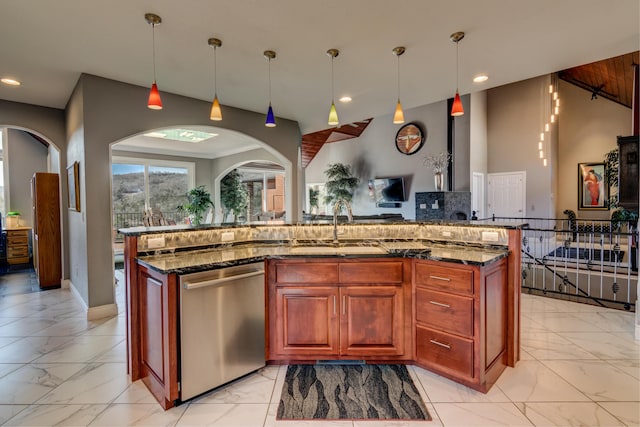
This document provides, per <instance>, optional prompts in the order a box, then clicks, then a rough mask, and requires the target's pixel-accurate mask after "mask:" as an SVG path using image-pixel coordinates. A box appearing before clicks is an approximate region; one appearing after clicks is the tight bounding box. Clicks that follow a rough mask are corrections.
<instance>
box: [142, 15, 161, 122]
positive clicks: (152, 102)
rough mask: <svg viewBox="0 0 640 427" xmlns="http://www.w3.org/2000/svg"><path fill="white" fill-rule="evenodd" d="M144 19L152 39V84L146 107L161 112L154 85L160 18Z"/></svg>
mask: <svg viewBox="0 0 640 427" xmlns="http://www.w3.org/2000/svg"><path fill="white" fill-rule="evenodd" d="M144 19H145V21H147V23H148V24H149V25H151V34H152V37H153V45H152V49H153V84H152V85H151V90H150V91H149V99H148V100H147V107H148V108H150V109H151V110H162V99H160V91H158V85H157V84H156V25H160V23H161V22H162V18H160V17H159V16H158V15H156V14H154V13H145V14H144Z"/></svg>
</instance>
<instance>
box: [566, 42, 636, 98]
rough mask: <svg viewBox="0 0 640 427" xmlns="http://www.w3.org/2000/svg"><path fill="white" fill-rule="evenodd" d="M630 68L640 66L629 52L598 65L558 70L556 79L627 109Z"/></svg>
mask: <svg viewBox="0 0 640 427" xmlns="http://www.w3.org/2000/svg"><path fill="white" fill-rule="evenodd" d="M634 64H640V52H638V51H636V52H631V53H628V54H626V55H619V56H616V57H613V58H607V59H604V60H602V61H598V62H592V63H590V64H585V65H580V66H578V67H574V68H569V69H567V70H562V71H560V72H559V73H558V76H559V77H560V78H561V79H563V80H566V81H568V82H569V83H573V84H574V85H576V86H579V87H581V88H583V89H585V90H587V91H589V92H591V99H593V100H595V99H597V97H598V96H601V97H603V98H606V99H608V100H610V101H613V102H617V103H618V104H620V105H624V106H625V107H628V108H631V103H632V102H633V74H634V67H633V65H634Z"/></svg>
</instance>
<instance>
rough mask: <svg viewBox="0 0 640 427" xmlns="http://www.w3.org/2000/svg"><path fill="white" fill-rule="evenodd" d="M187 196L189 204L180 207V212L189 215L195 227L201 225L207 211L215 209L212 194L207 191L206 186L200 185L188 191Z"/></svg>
mask: <svg viewBox="0 0 640 427" xmlns="http://www.w3.org/2000/svg"><path fill="white" fill-rule="evenodd" d="M186 196H187V200H188V202H187V203H185V204H184V205H180V206H178V210H179V211H181V212H186V213H187V214H189V219H190V220H191V223H192V224H193V225H200V224H201V223H202V218H203V217H204V213H205V212H206V211H207V209H209V207H212V208H213V202H212V201H211V193H209V192H208V191H207V189H206V188H205V186H204V185H199V186H197V187H195V188H192V189H191V190H189V191H187V194H186Z"/></svg>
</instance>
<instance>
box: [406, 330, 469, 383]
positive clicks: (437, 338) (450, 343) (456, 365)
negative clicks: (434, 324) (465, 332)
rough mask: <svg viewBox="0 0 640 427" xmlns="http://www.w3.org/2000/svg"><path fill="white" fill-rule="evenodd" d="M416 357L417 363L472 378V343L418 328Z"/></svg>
mask: <svg viewBox="0 0 640 427" xmlns="http://www.w3.org/2000/svg"><path fill="white" fill-rule="evenodd" d="M416 355H417V358H418V361H419V362H426V363H429V364H430V365H435V366H438V367H440V368H444V369H445V370H447V371H450V372H452V373H454V374H457V375H458V376H460V375H462V376H464V377H466V378H473V341H472V340H468V339H465V338H460V337H456V336H454V335H449V334H445V333H442V332H437V331H434V330H432V329H428V328H423V327H421V326H418V327H417V328H416Z"/></svg>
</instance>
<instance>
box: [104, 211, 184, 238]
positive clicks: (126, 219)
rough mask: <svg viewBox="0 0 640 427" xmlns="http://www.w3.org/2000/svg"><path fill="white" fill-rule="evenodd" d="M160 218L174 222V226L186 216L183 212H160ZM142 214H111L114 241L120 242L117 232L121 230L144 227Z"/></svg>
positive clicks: (120, 236)
mask: <svg viewBox="0 0 640 427" xmlns="http://www.w3.org/2000/svg"><path fill="white" fill-rule="evenodd" d="M162 216H163V217H164V218H165V219H166V220H168V221H172V222H175V223H176V224H183V223H184V222H185V219H186V217H187V215H185V213H184V212H180V211H173V212H162ZM143 218H144V213H143V212H114V213H113V228H114V231H115V240H116V241H117V242H120V241H122V240H123V237H122V235H121V234H120V233H118V232H117V230H119V229H121V228H129V227H143V226H144V221H143Z"/></svg>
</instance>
